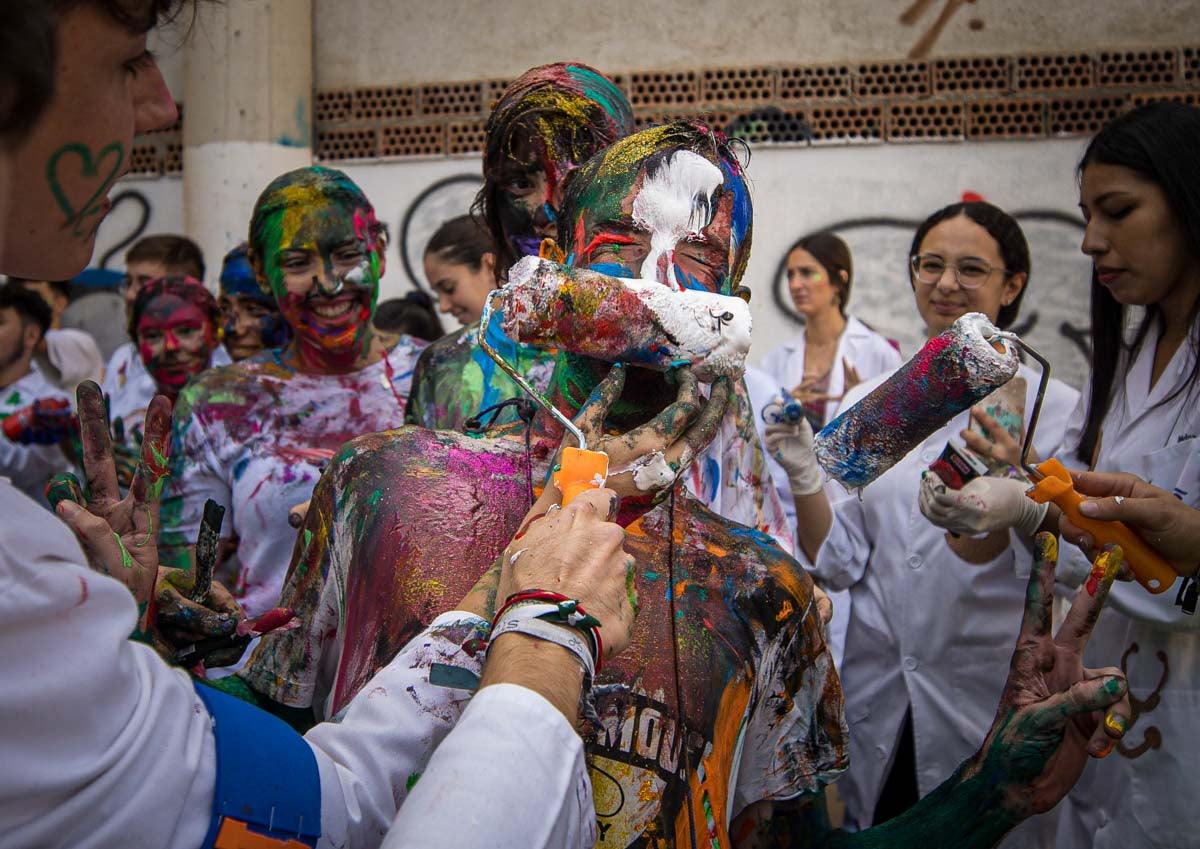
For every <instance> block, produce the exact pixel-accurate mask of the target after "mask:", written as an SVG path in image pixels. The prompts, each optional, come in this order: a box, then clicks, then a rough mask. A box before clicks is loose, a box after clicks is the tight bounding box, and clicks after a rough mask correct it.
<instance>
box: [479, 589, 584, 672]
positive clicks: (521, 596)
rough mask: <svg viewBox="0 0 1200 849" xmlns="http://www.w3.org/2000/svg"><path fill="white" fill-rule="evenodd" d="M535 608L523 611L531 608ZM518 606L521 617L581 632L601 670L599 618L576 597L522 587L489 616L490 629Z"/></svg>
mask: <svg viewBox="0 0 1200 849" xmlns="http://www.w3.org/2000/svg"><path fill="white" fill-rule="evenodd" d="M534 606H536V608H537V609H536V611H534V610H526V609H525V608H533V607H534ZM517 609H520V610H521V611H522V616H523V617H524V618H537V619H541V620H542V621H544V622H549V623H551V624H555V625H565V626H568V627H571V628H574V629H576V630H578V631H581V632H583V633H584V634H585V635H586V636H587V638H588V641H589V643H590V649H591V652H592V662H593V665H594V666H595V668H596V671H597V672H598V671H600V669H601V667H602V666H603V662H604V642H603V640H601V638H600V620H599V619H597V618H596V617H595V616H592V615H590V614H589V613H588V612H587V611H586V610H584V609H583V607H582V605H580V604H579V602H578V601H577V600H576V599H570V598H567V597H566V596H565V595H562V594H560V593H555V592H550V591H548V590H536V589H533V590H522V591H520V592H516V593H513V594H512V595H510V596H509V597H508V598H507V599H505V601H504V604H503V605H502V606H501V608H500V610H499V611H497V613H496V615H495V617H494V618H493V619H492V628H493V632H494V630H495V627H496V624H497V623H498V622H500V620H501V619H502V618H504V617H505V616H506V615H508V614H509V613H510V612H512V611H514V610H517Z"/></svg>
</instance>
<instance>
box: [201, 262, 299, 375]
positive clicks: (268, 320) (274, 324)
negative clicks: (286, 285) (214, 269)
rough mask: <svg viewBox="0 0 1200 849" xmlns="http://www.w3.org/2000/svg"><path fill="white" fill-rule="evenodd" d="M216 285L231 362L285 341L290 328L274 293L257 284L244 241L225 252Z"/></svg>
mask: <svg viewBox="0 0 1200 849" xmlns="http://www.w3.org/2000/svg"><path fill="white" fill-rule="evenodd" d="M219 285H220V292H221V296H220V299H219V301H218V303H219V304H220V306H221V320H222V323H221V333H220V336H221V344H222V345H223V346H224V347H225V350H226V351H228V352H229V358H230V359H231V360H232V361H233V362H235V363H236V362H240V361H241V360H245V359H248V358H250V357H253V356H254V355H255V354H257V353H258V352H259V351H261V350H263V349H264V348H282V347H284V346H285V345H286V344H287V343H288V340H289V339H290V338H291V331H290V330H289V329H288V326H287V324H286V323H285V322H284V320H283V316H281V315H280V314H279V306H278V305H277V304H276V303H275V298H274V296H272V295H271V293H270V292H267V291H264V290H263V288H262V287H261V286H260V285H258V276H257V275H256V274H255V273H254V269H253V268H251V267H250V260H249V258H248V256H247V246H246V243H245V242H243V243H242V244H240V245H238V246H237V247H236V248H234V249H233V250H231V251H230V252H229V253H227V254H225V259H224V260H223V261H222V263H221V277H220V281H219Z"/></svg>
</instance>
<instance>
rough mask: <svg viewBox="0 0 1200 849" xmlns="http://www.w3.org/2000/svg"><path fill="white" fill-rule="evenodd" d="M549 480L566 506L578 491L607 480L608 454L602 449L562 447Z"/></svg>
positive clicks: (595, 486)
mask: <svg viewBox="0 0 1200 849" xmlns="http://www.w3.org/2000/svg"><path fill="white" fill-rule="evenodd" d="M551 480H552V481H553V482H554V485H555V486H557V487H558V489H559V491H560V492H561V493H562V504H563V507H566V506H567V505H568V504H570V503H571V502H572V501H573V500H574V499H575V496H577V495H579V493H581V492H584V491H586V490H589V489H597V488H599V487H602V486H604V483H605V481H607V480H608V455H607V454H605V453H604V452H603V451H588V450H586V449H582V448H570V447H567V448H564V449H563V452H562V457H560V458H559V463H558V468H556V469H555V470H554V474H553V475H552V476H551Z"/></svg>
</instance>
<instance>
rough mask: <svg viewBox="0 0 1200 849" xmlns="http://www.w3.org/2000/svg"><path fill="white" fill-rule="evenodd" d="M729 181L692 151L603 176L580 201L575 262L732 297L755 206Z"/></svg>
mask: <svg viewBox="0 0 1200 849" xmlns="http://www.w3.org/2000/svg"><path fill="white" fill-rule="evenodd" d="M600 174H601V175H603V174H604V169H603V168H602V169H601V172H600ZM727 176H732V175H728V174H727V173H726V171H725V170H724V168H723V167H722V166H718V165H716V164H714V163H712V162H710V161H709V160H707V159H706V158H704V157H703V156H700V155H699V154H697V153H693V152H692V151H690V150H676V151H671V152H668V153H665V154H659V155H655V156H652V157H650V158H649V159H648V160H646V161H645V162H644V163H643V164H642V165H641V167H639V168H638V169H637V171H636V172H633V173H626V174H621V173H619V172H618V173H616V174H614V175H612V177H611V179H608V180H606V179H604V178H603V176H598V177H597V179H596V180H595V181H594V185H593V186H592V187H590V188H589V191H588V192H587V193H586V199H585V200H584V202H583V203H581V204H580V209H581V214H580V217H579V219H578V220H577V221H576V224H575V227H574V234H575V244H574V245H572V246H571V262H572V264H574V265H578V266H583V267H588V268H592V269H595V270H597V271H603V272H604V273H606V274H611V275H613V276H618V277H640V278H642V279H649V280H657V281H658V282H659V283H662V284H663V285H664V286H668V287H670V288H672V289H675V290H681V289H698V290H703V291H709V292H717V293H720V294H725V295H728V294H730V290H731V288H732V282H731V268H732V258H733V256H734V254H735V252H736V249H737V244H738V241H739V234H741V235H744V232H745V229H744V225H743V224H742V222H743V221H748V216H749V201H748V199H747V198H746V197H745V194H744V192H745V187H744V185H742V184H741V182H740V180H734V181H731V185H727V184H726V178H727Z"/></svg>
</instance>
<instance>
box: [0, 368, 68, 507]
mask: <svg viewBox="0 0 1200 849" xmlns="http://www.w3.org/2000/svg"><path fill="white" fill-rule="evenodd" d="M29 368H30V370H29V374H27V375H25V376H24V377H22V378H21V379H20V380H18V381H16V382H15V383H12V384H10V385H8V386H6V387H4V388H3V389H0V421H3V420H4V419H6V418H8V417H9V416H10V415H12V414H13V413H15V412H17V411H18V410H21V409H23V408H25V407H28V406H29V405H30V404H32V403H33V402H34V401H38V400H51V399H53V400H56V401H66V402H67V403H69V404H70V405H71V408H72V409H74V408H75V399H74V398H72V397H71V396H70V395H69V394H67V393H66V392H64V391H63V390H62V389H60V388H58V387H57V386H55V385H54V384H53V383H51V382H50V381H49V380H47V379H46V376H45V375H44V374H42V372H41V370H40V369H38V367H37V363H30V365H29ZM72 470H73V469H72V466H71V464H70V463H69V462H68V461H67V458H66V456H65V455H64V454H63V453H62V450H61V449H60V448H59V447H58V446H57V445H21V444H19V443H16V442H10V441H9V439H8V438H7V437H5V436H3V435H0V476H3V477H6V478H8V479H9V480H11V481H12V482H13V485H14V486H16V487H17V488H18V489H20V490H21V491H22V492H24V493H25V494H26V495H28V496H29V497H30V498H32V499H33V500H34V501H36V502H37V503H38V504H40V505H41V506H43V507H46V508H47V509H48V508H49V506H50V505H49V503H48V502H47V501H46V482H47V481H48V480H50V478H52V477H54V476H55V475H57V474H58V473H59V472H69V471H72Z"/></svg>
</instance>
